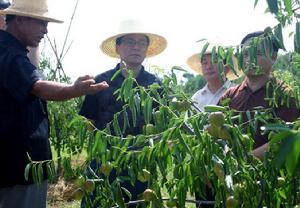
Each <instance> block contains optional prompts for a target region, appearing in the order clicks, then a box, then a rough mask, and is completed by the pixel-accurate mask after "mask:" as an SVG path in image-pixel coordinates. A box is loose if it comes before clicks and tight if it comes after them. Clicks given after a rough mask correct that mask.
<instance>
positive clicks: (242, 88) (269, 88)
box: [221, 31, 300, 158]
mask: <svg viewBox="0 0 300 208" xmlns="http://www.w3.org/2000/svg"><path fill="white" fill-rule="evenodd" d="M263 35H264V32H263V31H259V32H254V33H250V34H248V35H247V36H246V37H245V38H243V40H242V42H241V44H242V48H243V49H245V48H246V47H250V44H251V41H252V40H253V38H255V37H260V36H263ZM277 52H278V47H277V45H276V44H274V43H273V52H272V53H270V51H269V50H267V53H266V54H267V55H263V54H264V53H263V47H261V46H260V44H258V46H257V50H256V55H257V64H256V66H254V65H253V63H250V57H249V53H248V52H247V50H245V51H244V57H243V62H244V65H243V68H244V73H245V75H246V76H245V79H244V80H243V82H242V83H241V84H240V85H238V86H236V87H233V88H230V89H228V90H227V91H226V92H225V94H224V95H223V96H222V98H221V103H222V101H224V100H225V99H227V98H229V107H230V108H232V109H235V110H237V111H243V112H244V113H243V119H244V121H247V120H248V118H247V116H246V113H245V112H246V111H247V110H253V109H254V108H256V107H263V108H264V109H268V111H269V112H270V114H271V115H272V117H273V119H276V118H281V119H282V120H284V121H294V120H296V119H297V118H298V117H299V116H300V111H299V109H297V108H296V105H295V100H294V99H290V100H289V102H290V105H289V107H287V105H281V101H277V103H278V106H275V105H272V104H271V103H270V102H269V100H268V99H266V98H267V97H268V95H269V97H272V95H273V92H274V90H275V89H276V90H277V91H278V90H279V91H280V92H284V91H285V88H284V87H283V86H282V85H280V87H279V88H276V86H278V83H279V82H278V81H277V80H276V79H275V78H273V77H272V76H271V72H272V66H273V63H274V62H275V60H276V58H277ZM257 69H259V70H257ZM251 117H252V118H253V114H252V115H251ZM261 125H262V124H261V123H260V124H258V127H257V129H256V132H255V136H254V140H255V143H254V150H253V151H252V154H253V155H254V156H256V157H258V158H262V157H263V155H264V153H265V151H266V150H267V148H268V146H269V144H268V138H267V135H262V134H261V132H260V126H261Z"/></svg>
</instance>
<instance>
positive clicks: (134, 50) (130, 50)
mask: <svg viewBox="0 0 300 208" xmlns="http://www.w3.org/2000/svg"><path fill="white" fill-rule="evenodd" d="M147 50H148V41H147V38H146V36H145V35H142V34H129V35H125V36H124V37H123V38H122V41H121V44H120V45H116V51H117V53H118V54H119V55H120V58H121V60H122V61H124V62H125V63H126V64H127V65H128V66H129V67H130V66H131V67H136V66H139V65H141V64H142V62H143V61H144V59H145V57H146V53H147Z"/></svg>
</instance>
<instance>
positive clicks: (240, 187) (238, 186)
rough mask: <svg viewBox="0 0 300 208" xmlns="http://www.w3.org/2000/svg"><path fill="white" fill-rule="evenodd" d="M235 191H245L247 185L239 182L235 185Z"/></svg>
mask: <svg viewBox="0 0 300 208" xmlns="http://www.w3.org/2000/svg"><path fill="white" fill-rule="evenodd" d="M233 189H234V192H237V193H243V192H244V191H245V185H244V184H242V183H237V184H234V185H233Z"/></svg>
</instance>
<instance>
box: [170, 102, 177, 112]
mask: <svg viewBox="0 0 300 208" xmlns="http://www.w3.org/2000/svg"><path fill="white" fill-rule="evenodd" d="M170 107H171V108H172V109H173V110H177V109H178V107H179V101H177V100H173V101H171V102H170Z"/></svg>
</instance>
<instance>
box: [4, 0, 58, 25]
mask: <svg viewBox="0 0 300 208" xmlns="http://www.w3.org/2000/svg"><path fill="white" fill-rule="evenodd" d="M0 14H3V15H8V14H10V15H16V16H24V17H32V18H34V19H40V20H44V21H48V22H56V23H62V22H63V21H61V20H58V19H56V18H54V16H53V15H52V14H50V13H49V11H48V4H47V0H13V1H12V4H11V5H10V7H8V8H7V9H4V10H1V11H0Z"/></svg>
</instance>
